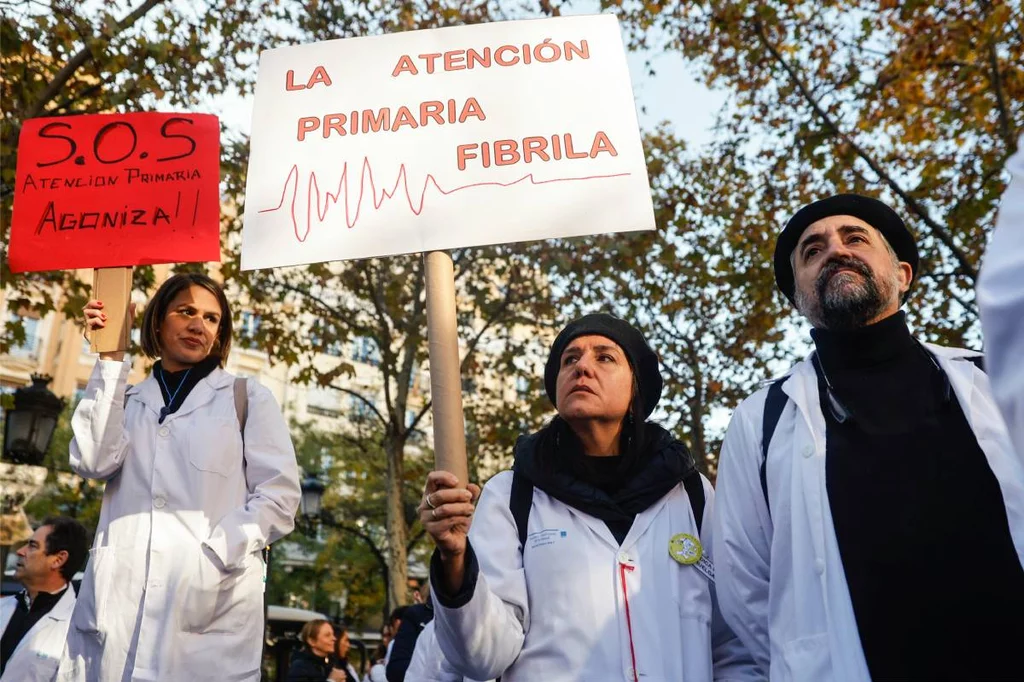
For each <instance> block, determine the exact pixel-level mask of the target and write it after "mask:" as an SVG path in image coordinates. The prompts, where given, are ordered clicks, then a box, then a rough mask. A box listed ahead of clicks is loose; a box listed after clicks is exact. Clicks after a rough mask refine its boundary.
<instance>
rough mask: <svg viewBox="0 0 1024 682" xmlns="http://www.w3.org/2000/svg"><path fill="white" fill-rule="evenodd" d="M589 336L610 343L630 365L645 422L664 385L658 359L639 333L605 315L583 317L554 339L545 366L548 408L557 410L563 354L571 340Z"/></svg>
mask: <svg viewBox="0 0 1024 682" xmlns="http://www.w3.org/2000/svg"><path fill="white" fill-rule="evenodd" d="M591 335H596V336H604V337H607V338H609V339H611V340H612V341H614V342H615V343H616V344H618V346H619V348H621V349H622V351H623V352H624V353H625V354H626V357H627V358H628V359H629V364H630V365H631V366H632V368H633V374H634V375H635V376H636V381H637V385H638V386H639V387H640V396H641V398H642V400H643V408H644V419H646V418H647V417H648V416H650V414H651V412H653V411H654V406H655V405H657V404H658V401H659V400H660V399H661V388H662V383H663V382H662V379H661V370H660V369H658V355H657V353H655V352H654V351H653V350H652V349H651V347H650V346H649V345H647V340H646V339H644V335H643V334H641V333H640V331H639V330H638V329H636V328H635V327H633V326H632V325H631V324H629V323H628V322H626V321H625V320H621V319H619V318H617V317H614V316H612V315H608V314H607V313H593V314H591V315H584V316H583V317H581V318H579V319H578V320H574V321H573V322H570V323H569V324H568V325H566V327H565V329H563V330H562V331H560V332H559V333H558V336H557V337H555V341H554V343H552V344H551V352H550V353H549V354H548V361H547V363H546V364H545V365H544V388H545V389H547V392H548V398H549V399H550V400H551V404H552V405H555V406H556V407H557V400H556V396H557V394H556V389H555V386H556V383H557V381H558V370H559V368H560V366H561V359H562V353H564V352H565V349H566V347H567V346H568V345H569V344H570V343H571V342H572V340H573V339H575V338H578V337H580V336H591Z"/></svg>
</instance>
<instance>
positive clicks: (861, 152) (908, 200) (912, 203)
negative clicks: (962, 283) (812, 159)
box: [753, 19, 978, 282]
mask: <svg viewBox="0 0 1024 682" xmlns="http://www.w3.org/2000/svg"><path fill="white" fill-rule="evenodd" d="M753 23H754V27H755V29H756V33H757V37H758V39H759V40H760V41H761V44H762V45H763V46H764V48H765V49H766V50H767V51H768V53H769V54H770V55H771V56H772V58H773V59H774V60H775V61H776V62H777V63H778V64H779V66H781V67H782V70H783V71H785V72H786V75H787V76H789V79H790V81H792V83H793V85H794V86H796V88H797V90H799V91H800V94H801V95H802V96H803V98H804V100H805V101H806V102H807V104H808V105H809V106H810V108H811V110H812V111H813V112H814V114H815V115H816V116H817V117H818V118H819V119H820V120H821V122H822V123H823V124H824V125H825V127H826V128H828V129H829V130H831V131H832V133H833V134H834V135H835V136H836V137H838V138H839V139H841V140H842V141H843V142H844V143H846V144H847V145H849V146H850V149H852V150H853V151H854V152H855V153H856V154H857V156H858V157H859V158H860V159H861V160H862V161H864V163H866V164H867V165H868V167H869V168H871V170H872V171H874V172H875V173H876V174H877V175H878V177H879V178H880V179H881V180H882V182H884V183H885V184H886V185H887V186H888V187H889V188H890V189H891V190H892V191H893V192H895V193H896V195H897V196H899V197H900V199H902V200H903V202H904V203H905V204H906V205H907V208H909V209H910V210H911V211H913V213H914V214H915V215H917V216H918V218H920V219H921V221H922V222H923V223H924V224H925V225H927V226H928V228H929V229H930V230H931V231H932V232H933V233H934V234H935V236H936V237H937V238H938V240H939V241H940V242H942V243H943V244H944V245H945V246H946V248H948V249H949V250H950V251H951V252H952V254H953V257H954V258H955V259H956V260H957V262H958V263H959V265H960V269H961V270H962V271H963V272H964V274H965V275H967V277H968V278H970V279H971V281H972V282H974V281H977V278H978V269H977V268H976V267H975V266H974V265H973V264H972V263H971V262H970V260H969V259H968V258H967V254H965V253H964V251H963V249H961V248H960V247H959V246H957V244H956V240H954V239H953V235H952V234H951V233H950V232H949V230H948V229H946V228H945V227H943V226H942V225H940V224H939V223H938V222H937V221H936V220H935V219H934V218H932V217H931V215H930V214H929V213H928V210H927V209H926V208H925V207H924V206H922V205H921V203H920V202H919V201H918V200H917V199H915V198H914V197H912V196H910V194H908V193H907V191H906V190H904V189H903V188H902V187H900V185H899V183H897V182H896V180H895V179H894V178H893V177H892V176H890V175H889V174H888V173H886V172H885V171H884V170H883V169H882V167H881V165H880V164H879V163H878V162H877V161H876V160H875V159H874V158H873V157H872V156H871V155H870V154H868V152H867V150H866V149H864V148H863V147H861V146H860V145H859V144H857V142H856V141H854V140H853V138H851V137H850V136H849V135H847V134H846V133H844V132H843V131H842V130H841V129H840V128H839V124H838V123H836V121H835V120H833V119H832V117H831V116H829V114H828V112H827V111H825V109H824V108H823V107H822V105H821V103H820V102H819V101H818V99H817V98H816V97H815V96H814V95H813V93H811V91H810V89H809V88H808V87H807V85H806V84H805V83H804V82H803V80H802V79H801V78H800V77H799V76H798V75H797V73H796V71H795V70H794V69H793V67H792V66H791V65H790V64H789V62H787V61H786V59H785V57H783V56H782V54H781V53H780V52H779V51H778V49H777V48H776V47H775V46H774V45H772V43H771V42H770V41H769V40H768V36H767V35H765V31H764V24H762V23H761V21H760V19H755V20H754V22H753Z"/></svg>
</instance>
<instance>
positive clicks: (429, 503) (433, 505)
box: [427, 495, 437, 509]
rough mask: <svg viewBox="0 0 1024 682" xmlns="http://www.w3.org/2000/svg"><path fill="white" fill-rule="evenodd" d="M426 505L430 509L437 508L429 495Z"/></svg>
mask: <svg viewBox="0 0 1024 682" xmlns="http://www.w3.org/2000/svg"><path fill="white" fill-rule="evenodd" d="M427 506H428V507H430V508H431V509H437V505H436V504H434V503H433V502H432V501H431V500H430V495H427Z"/></svg>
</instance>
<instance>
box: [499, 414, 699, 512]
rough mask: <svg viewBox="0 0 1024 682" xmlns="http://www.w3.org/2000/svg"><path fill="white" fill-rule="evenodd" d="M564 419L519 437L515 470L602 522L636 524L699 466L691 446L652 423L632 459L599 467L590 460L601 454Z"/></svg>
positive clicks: (647, 427)
mask: <svg viewBox="0 0 1024 682" xmlns="http://www.w3.org/2000/svg"><path fill="white" fill-rule="evenodd" d="M559 421H560V420H558V419H557V418H556V421H555V422H553V423H552V424H549V425H548V426H546V427H545V428H543V429H541V430H540V431H538V432H537V433H533V434H530V435H529V436H523V437H521V438H520V439H519V440H518V441H516V446H515V451H514V456H515V469H516V471H517V472H518V473H519V474H520V475H521V476H525V477H526V478H528V479H529V480H530V481H531V482H532V483H533V484H534V486H536V487H537V488H540V489H541V490H543V491H544V492H545V493H547V494H548V495H551V496H552V497H554V498H555V499H557V500H559V501H561V502H564V503H565V504H567V505H569V506H570V507H572V508H574V509H578V510H580V511H581V512H584V513H586V514H590V515H591V516H593V517H596V518H598V519H601V520H602V521H605V522H612V523H615V522H619V523H621V522H627V521H628V522H632V520H633V518H634V517H635V516H636V515H637V514H639V513H640V512H642V511H645V510H646V509H647V508H648V507H650V506H651V505H652V504H654V503H655V502H657V501H658V500H660V499H661V498H662V497H664V496H665V494H666V493H668V492H669V491H670V490H671V489H672V488H674V487H675V486H676V485H678V484H679V483H680V482H681V481H682V480H683V479H684V478H686V477H687V476H688V475H690V474H691V473H693V472H694V471H695V470H696V465H695V464H694V461H693V456H692V455H691V454H690V451H689V449H688V448H687V447H686V445H685V444H684V443H682V442H681V441H679V440H676V439H675V438H674V437H673V436H672V434H670V433H669V432H668V431H666V430H665V429H664V428H662V427H661V426H658V425H657V424H654V423H652V422H648V423H647V425H646V430H647V436H646V438H645V440H646V443H645V444H644V445H643V446H642V447H640V448H638V451H637V453H636V456H635V457H634V458H632V460H630V459H628V458H625V457H620V458H618V459H619V460H620V462H619V464H618V466H614V467H608V466H593V464H594V463H593V462H592V461H588V460H594V459H596V458H593V457H588V456H587V455H584V454H582V453H581V452H580V451H579V447H578V445H577V443H576V441H575V439H573V438H566V437H564V431H563V433H561V434H560V433H559V431H560V430H562V429H564V428H567V427H565V426H564V422H562V424H561V425H559V424H558V422H559ZM612 476H614V477H615V484H614V485H611V480H610V479H611V478H612Z"/></svg>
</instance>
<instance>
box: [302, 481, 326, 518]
mask: <svg viewBox="0 0 1024 682" xmlns="http://www.w3.org/2000/svg"><path fill="white" fill-rule="evenodd" d="M299 488H300V489H301V490H302V500H301V501H300V502H299V509H300V511H301V512H302V517H303V518H304V519H306V521H308V522H309V523H313V522H315V521H317V520H319V518H320V512H321V510H322V508H323V507H322V502H323V498H324V490H326V489H327V487H326V486H325V485H324V484H323V481H321V480H320V479H319V478H318V477H316V476H306V477H305V478H304V479H302V483H300V484H299Z"/></svg>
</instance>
